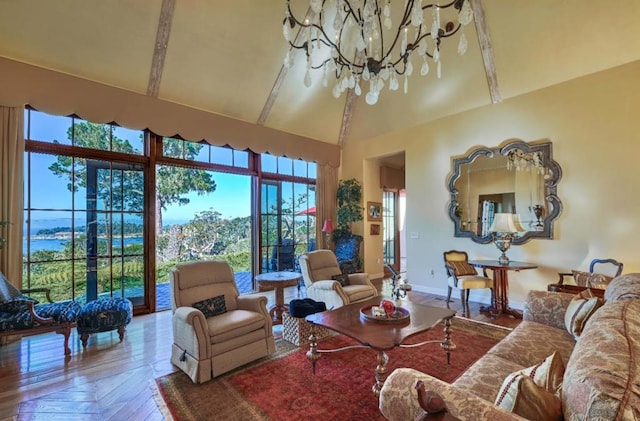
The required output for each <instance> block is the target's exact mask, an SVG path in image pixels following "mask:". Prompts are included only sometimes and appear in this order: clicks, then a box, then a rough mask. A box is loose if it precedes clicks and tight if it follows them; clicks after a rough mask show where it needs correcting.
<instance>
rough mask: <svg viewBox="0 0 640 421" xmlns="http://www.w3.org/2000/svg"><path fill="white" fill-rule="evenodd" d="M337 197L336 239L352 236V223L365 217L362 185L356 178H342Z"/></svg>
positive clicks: (334, 237)
mask: <svg viewBox="0 0 640 421" xmlns="http://www.w3.org/2000/svg"><path fill="white" fill-rule="evenodd" d="M336 199H337V201H338V208H337V209H336V216H337V217H338V221H337V222H338V226H337V228H336V229H335V230H334V231H333V240H334V241H337V240H338V239H340V238H342V237H345V236H346V237H349V236H351V235H352V232H351V224H353V223H354V222H358V221H362V220H363V219H364V213H363V207H362V205H361V203H360V202H361V201H362V186H361V185H360V182H359V181H358V180H356V179H355V178H350V179H348V180H340V181H339V182H338V189H337V191H336Z"/></svg>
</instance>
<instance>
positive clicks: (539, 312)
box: [522, 291, 575, 361]
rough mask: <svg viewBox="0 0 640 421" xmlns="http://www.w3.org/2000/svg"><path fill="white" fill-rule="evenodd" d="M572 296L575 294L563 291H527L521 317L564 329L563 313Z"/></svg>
mask: <svg viewBox="0 0 640 421" xmlns="http://www.w3.org/2000/svg"><path fill="white" fill-rule="evenodd" d="M574 296H575V294H568V293H563V292H548V291H529V293H528V294H527V301H526V302H525V305H524V313H523V315H522V318H523V319H524V320H526V321H530V322H537V323H541V324H543V325H547V326H552V327H557V328H558V329H566V325H565V324H564V315H565V312H566V309H567V307H568V306H569V303H570V302H571V300H572V299H573V297H574ZM563 357H564V355H563ZM565 361H566V360H565Z"/></svg>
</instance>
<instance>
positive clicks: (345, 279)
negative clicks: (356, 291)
mask: <svg viewBox="0 0 640 421" xmlns="http://www.w3.org/2000/svg"><path fill="white" fill-rule="evenodd" d="M331 279H333V280H334V281H338V282H340V285H342V286H343V287H346V286H347V285H350V284H349V275H347V274H346V273H340V274H338V275H333V276H332V277H331Z"/></svg>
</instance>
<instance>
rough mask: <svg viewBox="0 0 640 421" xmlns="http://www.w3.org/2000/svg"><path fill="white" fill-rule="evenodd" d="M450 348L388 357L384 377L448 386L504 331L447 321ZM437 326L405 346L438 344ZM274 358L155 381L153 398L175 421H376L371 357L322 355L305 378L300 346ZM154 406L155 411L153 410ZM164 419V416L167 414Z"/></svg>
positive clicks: (335, 340)
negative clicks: (214, 373) (215, 373)
mask: <svg viewBox="0 0 640 421" xmlns="http://www.w3.org/2000/svg"><path fill="white" fill-rule="evenodd" d="M453 328H454V330H453V333H452V339H453V341H454V343H455V344H456V346H457V349H456V350H455V351H454V352H453V353H452V354H451V364H450V365H447V358H446V353H445V352H444V351H443V350H442V349H441V348H440V345H439V344H437V343H434V344H426V345H423V346H421V347H416V348H402V349H394V350H392V351H389V352H388V353H387V354H388V356H389V363H388V366H387V367H388V371H387V373H391V372H392V371H393V370H394V369H395V368H398V367H411V368H415V369H417V370H420V371H423V372H425V373H428V374H430V375H432V376H434V377H437V378H439V379H442V380H444V381H446V382H452V381H453V380H455V379H456V377H458V376H459V375H460V374H461V373H462V372H463V371H464V370H465V369H466V368H467V367H469V366H470V365H471V364H473V363H474V362H475V361H476V360H477V359H478V358H480V357H481V356H482V355H484V354H485V353H486V352H487V351H488V350H489V348H491V347H492V346H493V345H495V344H496V343H497V342H498V341H499V340H500V339H501V338H502V337H504V336H505V335H506V334H507V333H508V332H509V330H508V329H504V328H498V327H493V326H490V325H487V324H484V323H477V322H471V321H468V320H466V319H458V318H456V319H454V322H453ZM442 338H443V332H442V329H441V328H440V327H438V328H434V329H432V330H430V331H428V332H425V333H422V334H418V335H415V336H414V337H412V338H410V340H408V341H407V342H406V343H417V342H422V341H425V340H440V339H442ZM352 344H356V342H355V341H353V340H351V339H350V338H347V337H344V336H335V337H332V338H329V339H327V340H325V341H322V342H320V344H319V349H333V348H338V347H342V346H346V345H352ZM277 347H278V350H277V352H276V355H274V356H271V357H268V358H265V359H262V360H259V361H257V362H256V363H254V364H251V365H249V366H245V367H243V368H241V369H237V370H234V371H232V372H230V373H228V374H225V375H223V376H221V377H218V378H216V379H214V380H212V381H211V382H208V383H205V384H202V385H194V384H193V383H192V382H191V380H190V379H189V378H188V377H187V376H186V375H185V374H184V373H182V372H177V373H173V374H170V375H168V376H164V377H161V378H159V379H156V382H157V386H158V390H159V392H160V396H161V397H162V400H163V403H164V404H165V405H166V408H167V409H168V411H169V412H170V417H173V419H175V420H185V421H186V420H214V419H215V420H217V419H219V420H264V421H290V420H291V421H294V420H295V421H302V420H331V419H334V420H368V421H370V420H384V418H383V417H382V416H381V415H380V412H379V410H378V399H377V397H376V396H375V395H374V394H373V393H372V392H371V386H372V385H373V383H374V381H375V379H374V370H375V366H376V355H377V353H376V352H375V351H372V350H370V349H364V348H358V349H349V350H345V351H341V352H335V353H325V354H322V357H321V358H320V360H318V362H317V365H316V374H315V375H313V373H312V370H311V363H310V362H309V361H308V360H307V358H306V355H305V354H306V351H307V349H306V348H302V349H300V348H297V347H294V346H293V345H291V344H289V343H288V342H286V341H283V340H279V341H277ZM161 406H162V405H161ZM166 415H168V416H167V418H169V414H166Z"/></svg>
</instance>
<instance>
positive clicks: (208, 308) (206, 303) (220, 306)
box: [192, 295, 227, 318]
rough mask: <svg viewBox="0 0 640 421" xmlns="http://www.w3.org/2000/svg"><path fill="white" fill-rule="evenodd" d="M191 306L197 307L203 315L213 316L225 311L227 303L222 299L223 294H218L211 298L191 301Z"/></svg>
mask: <svg viewBox="0 0 640 421" xmlns="http://www.w3.org/2000/svg"><path fill="white" fill-rule="evenodd" d="M192 307H193V308H197V309H198V310H200V311H201V312H202V314H204V317H207V318H209V317H213V316H218V315H220V314H223V313H226V312H227V304H226V303H225V301H224V295H218V296H216V297H213V298H207V299H206V300H202V301H198V302H197V303H193V305H192Z"/></svg>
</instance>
